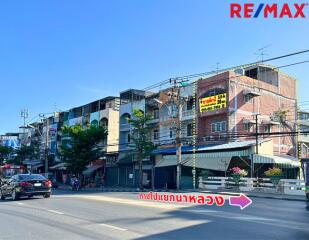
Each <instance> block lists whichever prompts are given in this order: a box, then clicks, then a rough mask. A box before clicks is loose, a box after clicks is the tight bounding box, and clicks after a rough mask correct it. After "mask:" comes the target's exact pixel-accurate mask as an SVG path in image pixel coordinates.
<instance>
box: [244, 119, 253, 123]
mask: <svg viewBox="0 0 309 240" xmlns="http://www.w3.org/2000/svg"><path fill="white" fill-rule="evenodd" d="M242 121H243V123H250V124H255V120H253V119H243V120H242Z"/></svg>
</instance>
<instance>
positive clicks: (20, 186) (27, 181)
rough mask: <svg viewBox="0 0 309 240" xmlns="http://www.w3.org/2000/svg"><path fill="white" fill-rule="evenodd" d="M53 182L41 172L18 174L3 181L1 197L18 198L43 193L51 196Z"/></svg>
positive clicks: (45, 195) (46, 196) (47, 196)
mask: <svg viewBox="0 0 309 240" xmlns="http://www.w3.org/2000/svg"><path fill="white" fill-rule="evenodd" d="M51 187H52V182H51V181H50V180H48V179H46V178H45V177H44V176H42V175H40V174H18V175H14V176H12V177H11V178H10V179H9V180H6V181H2V183H1V186H0V198H1V200H4V199H5V198H6V197H12V199H13V200H18V199H19V198H20V197H24V196H26V197H32V196H34V195H42V196H43V197H44V198H49V197H50V195H51Z"/></svg>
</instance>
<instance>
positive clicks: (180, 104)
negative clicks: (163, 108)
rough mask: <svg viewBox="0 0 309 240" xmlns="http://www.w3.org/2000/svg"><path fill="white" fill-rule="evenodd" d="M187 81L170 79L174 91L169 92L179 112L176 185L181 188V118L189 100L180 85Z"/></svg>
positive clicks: (184, 84)
mask: <svg viewBox="0 0 309 240" xmlns="http://www.w3.org/2000/svg"><path fill="white" fill-rule="evenodd" d="M186 82H187V81H183V80H180V81H178V80H177V79H173V80H172V79H170V84H173V85H174V86H173V90H172V93H171V94H169V95H170V97H171V100H172V102H173V103H175V104H176V106H177V110H178V114H177V122H176V146H177V153H176V155H177V169H176V186H177V189H178V190H179V189H180V188H181V162H182V150H181V147H182V142H181V135H182V130H181V120H182V111H183V105H184V102H185V101H187V99H186V98H185V97H181V96H180V87H181V86H186Z"/></svg>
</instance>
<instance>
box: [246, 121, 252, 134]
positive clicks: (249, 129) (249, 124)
mask: <svg viewBox="0 0 309 240" xmlns="http://www.w3.org/2000/svg"><path fill="white" fill-rule="evenodd" d="M251 127H252V124H251V123H244V129H245V131H248V132H251Z"/></svg>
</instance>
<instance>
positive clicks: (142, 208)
mask: <svg viewBox="0 0 309 240" xmlns="http://www.w3.org/2000/svg"><path fill="white" fill-rule="evenodd" d="M252 200H253V203H252V205H251V206H249V207H248V208H246V209H244V210H240V209H239V208H238V207H233V206H228V205H227V204H225V205H224V206H223V207H216V206H213V207H209V206H192V205H190V206H189V205H183V204H167V203H154V202H147V201H145V202H144V201H141V200H139V199H138V194H134V193H96V194H80V193H78V194H71V193H58V194H54V195H53V196H52V197H51V198H50V199H43V198H41V197H37V198H33V199H29V200H28V199H22V200H20V201H16V202H13V201H11V200H9V199H8V200H5V201H1V202H0V239H1V240H7V239H10V240H11V239H13V240H42V239H43V240H45V239H48V240H62V239H65V240H70V239H72V240H80V239H93V240H94V239H100V240H102V239H140V240H148V239H149V240H150V239H177V240H180V239H186V240H187V239H189V240H193V239H207V240H208V239H238V240H239V239H250V240H254V239H261V240H266V239H267V240H268V239H278V240H279V239H280V240H283V239H287V240H292V239H297V240H298V239H304V240H305V239H306V240H308V239H309V211H308V210H307V209H306V205H305V202H299V201H286V200H273V199H261V198H253V199H252ZM181 206H182V207H181ZM180 207H181V208H180Z"/></svg>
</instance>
